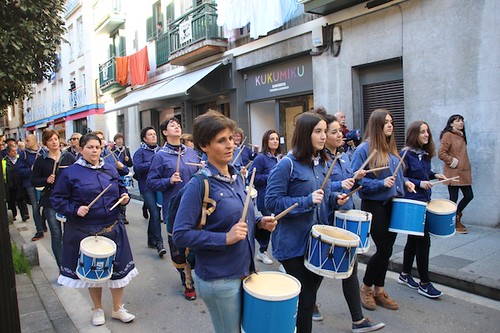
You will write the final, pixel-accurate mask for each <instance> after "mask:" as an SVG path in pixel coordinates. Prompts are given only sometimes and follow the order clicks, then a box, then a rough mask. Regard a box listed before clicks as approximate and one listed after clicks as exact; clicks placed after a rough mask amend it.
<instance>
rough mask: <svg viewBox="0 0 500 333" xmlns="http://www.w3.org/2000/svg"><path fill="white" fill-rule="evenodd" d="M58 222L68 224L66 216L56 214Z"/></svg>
mask: <svg viewBox="0 0 500 333" xmlns="http://www.w3.org/2000/svg"><path fill="white" fill-rule="evenodd" d="M56 220H58V221H59V222H61V223H64V222H66V216H64V215H62V214H59V213H56Z"/></svg>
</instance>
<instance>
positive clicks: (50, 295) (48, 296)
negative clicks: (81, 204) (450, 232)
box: [10, 190, 500, 333]
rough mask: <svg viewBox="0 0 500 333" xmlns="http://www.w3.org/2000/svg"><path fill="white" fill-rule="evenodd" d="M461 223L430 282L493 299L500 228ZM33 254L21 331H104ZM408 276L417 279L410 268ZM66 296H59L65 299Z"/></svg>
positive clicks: (22, 226) (499, 284)
mask: <svg viewBox="0 0 500 333" xmlns="http://www.w3.org/2000/svg"><path fill="white" fill-rule="evenodd" d="M130 192H131V196H132V197H134V198H138V193H135V192H137V191H133V190H132V191H130ZM465 223H466V225H467V227H468V229H469V233H468V234H466V235H460V234H457V235H455V236H453V237H450V238H431V252H430V266H429V269H430V275H431V281H432V282H436V283H438V284H442V285H446V286H449V287H452V288H456V289H460V290H463V291H466V292H470V293H473V294H477V295H481V296H484V297H487V298H490V299H493V300H496V301H499V300H500V279H499V278H498V277H499V276H500V266H499V265H498V258H499V257H500V256H499V255H500V229H496V228H487V227H477V226H471V225H470V224H467V221H465ZM21 232H22V234H23V235H21ZM10 233H11V238H12V239H13V240H14V241H15V242H16V243H17V245H18V247H21V246H22V244H23V242H30V240H29V238H28V237H31V236H28V235H31V234H32V233H33V234H34V226H33V222H32V221H31V219H30V220H29V221H28V222H27V223H22V222H15V223H14V224H13V225H10ZM47 236H49V235H48V234H47ZM49 237H50V236H49ZM405 243H406V235H401V234H400V235H398V237H397V239H396V243H395V245H394V251H393V256H392V257H391V262H390V265H389V268H390V269H391V270H393V271H395V272H398V273H399V272H400V271H401V266H402V261H403V249H404V245H405ZM40 246H41V247H42V248H40ZM38 250H39V253H40V256H41V258H40V261H41V263H42V267H44V270H43V271H42V269H41V268H40V266H34V267H32V278H31V279H30V278H29V277H28V276H27V275H18V276H16V285H17V286H16V288H17V295H18V304H19V313H20V321H21V329H22V332H23V333H32V332H109V330H108V329H107V328H106V327H104V326H102V327H90V323H89V322H88V318H86V317H85V322H79V320H82V318H79V317H78V316H76V317H74V316H75V313H74V312H72V311H76V312H78V311H79V310H78V309H65V308H64V307H63V305H62V304H61V302H60V300H59V298H58V293H59V292H60V291H58V293H56V292H55V291H54V289H53V286H52V285H51V282H50V281H52V280H54V279H56V277H57V269H56V267H55V261H54V260H53V258H52V257H51V253H49V252H50V250H49V251H47V250H45V249H43V245H39V247H38ZM374 250H375V246H374V245H373V243H372V246H371V247H370V251H369V252H368V253H367V254H366V255H361V256H359V261H360V262H361V263H365V262H367V260H368V259H369V256H370V255H372V254H373V253H374ZM48 261H50V262H48ZM52 261H54V262H52ZM363 266H364V265H361V267H363ZM414 267H415V263H414ZM414 270H415V269H414ZM47 274H49V275H47ZM414 274H415V275H417V274H416V270H415V271H414ZM68 296H69V295H65V297H66V298H67V297H68ZM74 301H75V304H77V303H79V302H78V299H75V300H74ZM67 311H69V312H71V313H68V312H67ZM80 317H81V316H80ZM75 320H76V321H75ZM77 327H78V328H77Z"/></svg>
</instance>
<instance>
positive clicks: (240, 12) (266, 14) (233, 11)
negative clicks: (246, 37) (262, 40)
mask: <svg viewBox="0 0 500 333" xmlns="http://www.w3.org/2000/svg"><path fill="white" fill-rule="evenodd" d="M303 13H304V5H302V4H300V3H299V2H298V0H279V1H268V0H217V25H218V26H225V27H226V29H228V30H234V29H239V28H242V27H244V26H246V25H247V24H248V23H250V37H251V38H254V39H257V38H259V36H265V35H267V33H268V32H269V31H271V30H274V29H276V28H279V27H281V26H282V25H283V24H285V23H286V22H288V21H290V20H291V19H292V18H294V17H297V16H299V15H300V14H303Z"/></svg>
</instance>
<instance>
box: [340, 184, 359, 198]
mask: <svg viewBox="0 0 500 333" xmlns="http://www.w3.org/2000/svg"><path fill="white" fill-rule="evenodd" d="M362 188H363V186H359V187H358V188H357V189H355V190H352V191H351V192H349V193H347V195H346V196H345V198H344V199H346V198H349V197H350V196H351V195H353V194H354V193H356V192H358V191H359V190H361V189H362Z"/></svg>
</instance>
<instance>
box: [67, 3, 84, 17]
mask: <svg viewBox="0 0 500 333" xmlns="http://www.w3.org/2000/svg"><path fill="white" fill-rule="evenodd" d="M81 6H82V3H81V0H68V1H67V2H66V6H65V9H64V17H65V18H68V17H70V16H71V15H72V14H73V13H75V12H76V11H77V10H78V8H80V7H81Z"/></svg>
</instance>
